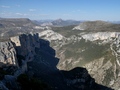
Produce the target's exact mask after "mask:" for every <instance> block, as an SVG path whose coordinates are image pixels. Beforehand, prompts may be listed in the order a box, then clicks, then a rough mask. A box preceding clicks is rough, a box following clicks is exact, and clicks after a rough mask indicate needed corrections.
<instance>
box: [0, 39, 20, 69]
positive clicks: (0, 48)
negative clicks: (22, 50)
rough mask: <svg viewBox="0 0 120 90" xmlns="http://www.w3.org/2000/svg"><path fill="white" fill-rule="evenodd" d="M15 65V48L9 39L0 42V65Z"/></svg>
mask: <svg viewBox="0 0 120 90" xmlns="http://www.w3.org/2000/svg"><path fill="white" fill-rule="evenodd" d="M9 65H15V66H17V65H18V63H17V58H16V50H15V48H14V46H13V44H12V42H11V41H4V42H0V67H2V66H9Z"/></svg>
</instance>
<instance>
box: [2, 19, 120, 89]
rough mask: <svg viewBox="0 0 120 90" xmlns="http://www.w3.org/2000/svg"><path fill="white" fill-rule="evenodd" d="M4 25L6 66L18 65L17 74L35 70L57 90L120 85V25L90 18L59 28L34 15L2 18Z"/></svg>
mask: <svg viewBox="0 0 120 90" xmlns="http://www.w3.org/2000/svg"><path fill="white" fill-rule="evenodd" d="M8 21H9V22H8ZM58 21H59V20H58ZM60 21H61V20H60ZM60 21H59V22H60ZM55 22H57V21H55ZM64 23H65V22H64ZM64 23H63V24H64ZM0 24H1V25H2V27H0V45H1V48H0V50H1V51H0V52H1V54H0V59H1V62H2V63H3V64H1V67H2V65H6V63H7V64H8V66H9V64H10V65H15V66H16V69H18V70H17V71H16V69H15V72H14V73H15V74H14V76H15V77H18V76H19V75H20V74H23V73H25V72H29V73H33V74H34V75H33V76H35V77H36V78H39V79H40V80H42V81H44V82H47V84H48V86H49V85H50V86H52V90H61V88H60V87H63V88H62V90H67V89H69V90H78V89H80V90H88V88H90V89H91V90H98V89H100V88H101V89H100V90H112V89H114V90H119V89H120V85H119V83H120V55H119V54H120V32H119V30H120V25H119V24H112V23H108V22H104V21H86V22H80V24H79V25H70V26H66V25H65V26H59V27H58V26H41V25H38V24H36V23H34V22H33V21H31V20H29V19H1V20H0ZM54 24H55V23H54ZM63 24H61V23H60V25H63ZM57 25H58V23H57ZM8 47H9V48H8ZM11 48H12V49H11ZM13 52H14V53H13ZM16 58H17V59H16ZM18 60H20V61H19V62H18ZM21 60H22V61H21ZM5 67H7V66H5ZM73 73H76V74H75V76H74V74H73ZM84 73H85V75H86V76H85V77H84V75H83V74H84ZM89 74H90V75H89ZM29 75H32V74H29ZM52 75H53V76H54V77H52ZM72 75H73V76H72ZM77 75H78V77H77ZM81 76H82V77H81ZM76 77H77V78H76ZM53 78H56V79H55V80H53ZM93 78H94V79H93ZM64 79H65V82H64ZM81 79H82V80H83V81H82V80H81ZM89 79H90V81H89ZM52 80H53V81H52ZM57 81H59V82H57ZM90 82H92V84H90ZM77 83H79V84H78V85H77ZM81 83H82V84H81ZM86 83H87V84H86ZM88 83H89V84H88ZM97 84H100V85H103V86H107V87H110V88H112V89H110V88H108V89H105V88H104V89H103V87H102V86H101V87H100V86H99V85H97Z"/></svg>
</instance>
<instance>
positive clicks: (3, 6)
mask: <svg viewBox="0 0 120 90" xmlns="http://www.w3.org/2000/svg"><path fill="white" fill-rule="evenodd" d="M0 7H2V8H10V6H5V5H1V6H0Z"/></svg>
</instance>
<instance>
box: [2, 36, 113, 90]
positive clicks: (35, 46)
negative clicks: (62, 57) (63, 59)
mask: <svg viewBox="0 0 120 90" xmlns="http://www.w3.org/2000/svg"><path fill="white" fill-rule="evenodd" d="M10 40H11V42H12V43H10V44H12V45H11V46H13V47H15V50H16V54H15V55H16V56H17V59H18V60H21V61H22V63H21V66H20V68H19V69H18V70H17V71H16V72H15V74H14V75H13V76H10V75H5V78H4V80H3V81H2V82H4V83H5V84H6V83H10V86H9V88H10V89H12V88H14V86H15V85H16V84H14V83H15V82H16V81H15V78H17V76H19V75H20V74H22V73H25V72H26V73H27V74H28V75H30V76H34V77H36V78H38V79H40V80H42V81H44V82H46V83H47V84H48V85H50V88H51V89H52V90H78V89H81V90H87V89H90V90H96V89H100V90H112V89H110V88H107V87H104V86H100V85H98V84H96V83H95V81H94V79H92V78H91V77H90V75H89V74H88V72H87V70H86V69H84V68H77V69H73V70H71V71H60V70H58V69H57V67H56V66H57V64H58V62H59V59H58V58H56V57H55V50H54V49H52V48H51V47H50V43H49V42H48V41H45V40H42V39H39V37H38V34H27V35H25V34H23V35H20V36H16V37H11V38H10ZM2 46H4V45H2ZM6 49H8V48H6ZM8 50H9V49H8ZM17 59H16V60H17ZM18 63H20V62H19V61H18ZM19 65H20V64H19ZM30 73H32V74H33V75H31V74H30ZM66 75H67V76H66ZM7 81H8V82H7ZM11 82H13V83H11ZM5 84H3V85H5ZM68 84H69V85H68ZM3 85H2V86H3ZM2 86H1V87H2ZM11 86H13V87H11ZM17 88H18V86H17V85H16V86H15V89H17ZM18 89H19V90H20V88H18Z"/></svg>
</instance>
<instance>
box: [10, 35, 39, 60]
mask: <svg viewBox="0 0 120 90" xmlns="http://www.w3.org/2000/svg"><path fill="white" fill-rule="evenodd" d="M10 39H11V41H12V42H13V43H14V44H15V46H16V51H17V55H20V56H23V57H25V59H27V60H28V59H29V60H32V59H33V56H34V55H35V48H39V47H40V43H39V37H38V35H37V34H29V35H25V34H23V35H20V36H16V37H11V38H10Z"/></svg>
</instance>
